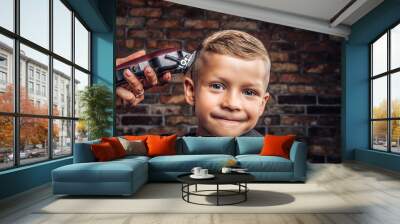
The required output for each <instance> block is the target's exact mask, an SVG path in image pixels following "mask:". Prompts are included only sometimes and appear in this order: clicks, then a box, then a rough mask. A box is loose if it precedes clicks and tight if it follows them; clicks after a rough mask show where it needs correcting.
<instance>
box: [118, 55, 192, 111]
mask: <svg viewBox="0 0 400 224" xmlns="http://www.w3.org/2000/svg"><path fill="white" fill-rule="evenodd" d="M194 58H195V52H193V53H192V54H190V53H187V52H185V51H182V50H177V49H174V48H169V49H164V50H159V51H156V52H153V53H151V54H145V53H144V51H139V52H136V53H134V54H133V55H131V56H128V57H127V58H124V59H117V72H116V86H117V89H116V92H117V95H118V96H119V97H120V100H123V102H124V103H126V102H128V103H130V104H132V105H136V104H138V103H139V102H140V101H142V100H143V94H144V89H147V88H150V87H152V86H154V85H157V84H159V83H160V82H165V81H169V80H170V79H171V74H176V73H185V72H186V71H187V70H188V69H189V67H190V66H191V64H192V63H193V61H194ZM159 81H160V82H159Z"/></svg>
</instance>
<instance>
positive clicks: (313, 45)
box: [299, 41, 340, 52]
mask: <svg viewBox="0 0 400 224" xmlns="http://www.w3.org/2000/svg"><path fill="white" fill-rule="evenodd" d="M335 47H339V50H340V45H339V46H335V45H333V44H332V42H327V41H325V42H322V41H318V42H307V43H305V44H304V46H303V47H302V48H301V49H299V50H301V51H305V52H334V51H335Z"/></svg>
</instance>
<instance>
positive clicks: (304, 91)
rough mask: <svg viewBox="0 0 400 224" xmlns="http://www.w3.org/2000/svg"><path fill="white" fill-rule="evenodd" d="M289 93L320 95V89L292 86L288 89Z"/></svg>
mask: <svg viewBox="0 0 400 224" xmlns="http://www.w3.org/2000/svg"><path fill="white" fill-rule="evenodd" d="M288 93H292V94H318V89H317V88H315V87H314V86H309V85H291V86H289V87H288Z"/></svg>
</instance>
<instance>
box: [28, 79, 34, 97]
mask: <svg viewBox="0 0 400 224" xmlns="http://www.w3.org/2000/svg"><path fill="white" fill-rule="evenodd" d="M28 93H29V94H33V82H31V81H29V82H28Z"/></svg>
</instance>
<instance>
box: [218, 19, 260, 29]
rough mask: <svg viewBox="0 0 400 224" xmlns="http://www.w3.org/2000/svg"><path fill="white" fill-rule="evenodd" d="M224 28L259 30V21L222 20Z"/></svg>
mask: <svg viewBox="0 0 400 224" xmlns="http://www.w3.org/2000/svg"><path fill="white" fill-rule="evenodd" d="M221 27H222V28H223V29H237V30H258V26H257V22H252V21H228V22H222V23H221Z"/></svg>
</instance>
